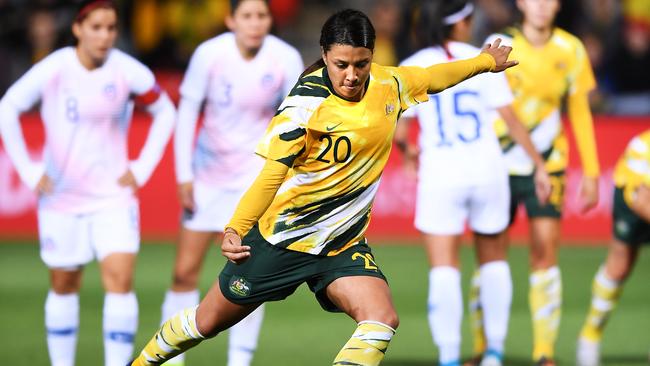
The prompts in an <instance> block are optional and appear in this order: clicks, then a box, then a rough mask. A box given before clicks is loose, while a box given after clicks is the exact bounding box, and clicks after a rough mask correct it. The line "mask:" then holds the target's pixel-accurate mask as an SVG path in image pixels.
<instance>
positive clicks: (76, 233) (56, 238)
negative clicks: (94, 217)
mask: <svg viewBox="0 0 650 366" xmlns="http://www.w3.org/2000/svg"><path fill="white" fill-rule="evenodd" d="M38 234H39V239H40V255H41V259H42V260H43V262H44V263H45V265H47V267H49V268H50V269H60V270H63V271H66V270H67V271H73V270H77V269H79V268H80V267H81V266H83V265H85V264H86V263H88V262H90V261H92V260H93V257H94V255H93V248H92V246H91V241H90V223H89V222H88V219H87V216H85V215H78V214H72V213H66V212H59V211H56V210H49V209H39V210H38Z"/></svg>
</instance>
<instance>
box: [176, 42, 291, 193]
mask: <svg viewBox="0 0 650 366" xmlns="http://www.w3.org/2000/svg"><path fill="white" fill-rule="evenodd" d="M302 71H303V63H302V59H301V57H300V54H299V53H298V51H297V50H296V49H295V48H293V47H292V46H290V45H289V44H287V43H285V42H284V41H282V40H280V39H279V38H277V37H275V36H272V35H268V36H266V38H265V39H264V43H263V45H262V47H261V48H260V50H259V51H258V53H257V55H256V56H255V57H254V58H253V59H251V60H246V59H244V58H243V57H242V55H241V53H240V52H239V50H238V48H237V45H236V43H235V35H234V34H233V33H225V34H222V35H219V36H217V37H215V38H212V39H210V40H208V41H206V42H204V43H202V44H201V45H200V46H199V47H198V48H197V49H196V51H195V52H194V54H193V55H192V59H191V60H190V65H189V67H188V70H187V72H186V73H185V77H184V79H183V83H182V85H181V88H180V93H181V96H182V98H183V100H189V101H192V102H194V104H195V105H197V106H198V105H200V104H201V103H202V102H203V101H205V114H204V120H203V125H202V128H201V129H200V131H199V135H198V139H197V142H196V146H195V148H194V152H193V156H191V157H190V156H189V154H190V151H191V143H192V138H193V137H194V134H193V133H180V134H179V133H178V132H179V130H181V129H187V128H188V126H195V123H196V122H195V121H187V120H180V119H179V122H178V126H177V136H176V145H175V154H176V174H177V180H178V182H179V183H180V182H187V181H192V180H198V181H201V182H202V183H205V184H209V185H210V186H212V187H219V188H224V189H245V188H247V187H248V186H249V185H250V184H251V183H252V180H253V179H254V177H256V176H257V174H258V173H259V171H260V169H261V167H262V165H263V159H261V158H260V157H258V156H255V153H254V151H255V147H256V145H257V143H258V142H259V140H260V139H261V138H262V136H263V135H264V132H265V131H266V127H267V125H268V124H269V121H270V120H271V118H273V116H274V115H275V112H276V109H277V107H278V106H279V105H280V103H281V102H282V100H283V99H284V97H285V96H286V95H288V94H289V92H290V91H291V88H292V87H293V85H294V84H295V83H296V81H297V80H298V77H299V76H300V74H301V73H302ZM182 115H183V114H182V113H181V114H179V118H181V116H182ZM192 131H194V128H193V127H192Z"/></svg>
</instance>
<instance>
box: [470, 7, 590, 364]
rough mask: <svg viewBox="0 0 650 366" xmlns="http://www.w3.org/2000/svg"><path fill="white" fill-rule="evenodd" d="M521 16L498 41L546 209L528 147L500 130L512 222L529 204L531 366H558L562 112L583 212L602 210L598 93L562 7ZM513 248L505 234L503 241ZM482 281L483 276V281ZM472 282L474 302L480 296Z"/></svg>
mask: <svg viewBox="0 0 650 366" xmlns="http://www.w3.org/2000/svg"><path fill="white" fill-rule="evenodd" d="M517 7H518V8H519V10H520V11H521V13H522V14H523V19H522V23H521V25H520V26H518V27H512V28H508V29H507V30H506V31H505V32H503V33H502V34H496V35H493V36H491V37H489V38H488V40H487V42H488V43H489V42H491V41H493V40H494V39H495V38H496V37H500V38H503V39H504V43H506V44H508V45H512V47H513V49H514V51H513V57H514V58H515V59H517V60H519V62H520V65H519V66H518V67H516V68H512V69H510V70H508V71H507V72H506V76H507V78H508V82H509V83H510V87H511V89H512V91H513V94H514V97H515V101H514V103H513V106H514V109H515V112H516V114H517V116H518V117H519V119H520V120H521V121H522V122H523V123H524V125H525V126H526V128H527V129H528V130H529V131H530V135H531V139H532V140H533V143H534V144H535V147H536V148H537V151H539V152H540V153H541V154H542V156H543V157H544V159H545V160H546V170H547V171H548V172H549V173H550V174H551V182H552V185H553V187H552V191H551V195H550V199H549V203H548V204H545V205H544V204H540V203H539V202H538V200H537V198H536V196H535V184H534V182H533V171H534V168H535V165H534V163H533V162H532V160H531V159H530V157H529V156H527V155H526V153H525V151H524V149H523V147H522V146H521V145H518V144H517V143H516V141H512V139H511V138H510V137H509V136H508V135H507V130H508V127H507V125H506V124H505V123H504V122H503V121H497V124H496V126H495V127H496V129H497V135H498V136H499V139H500V142H501V147H502V149H503V150H504V152H505V157H506V162H507V165H508V169H509V170H510V191H511V204H510V205H511V211H510V213H511V221H512V220H514V216H515V214H516V212H517V208H518V206H519V205H520V204H524V205H525V207H526V211H527V214H528V220H529V224H530V240H531V251H530V253H531V254H530V265H531V274H530V292H529V301H530V310H531V316H532V321H533V360H534V361H535V362H536V364H537V365H540V366H544V365H546V366H548V365H554V364H555V363H554V361H553V357H554V352H555V340H556V338H557V334H558V329H559V327H560V314H561V303H562V283H561V279H560V269H559V268H558V266H557V251H558V245H559V241H560V217H561V212H562V202H563V199H564V187H565V180H566V176H565V174H566V169H567V165H568V141H567V137H566V135H565V134H564V132H563V131H562V121H561V117H560V108H561V104H562V101H563V99H564V98H565V97H566V104H567V107H568V114H569V119H570V121H571V125H572V129H573V133H574V135H575V137H576V141H577V144H578V152H579V153H580V159H581V161H582V167H583V178H582V182H581V184H580V189H579V204H580V209H581V211H582V212H586V211H588V210H590V209H592V208H593V207H595V206H596V204H597V203H598V176H599V174H600V172H599V166H598V157H597V153H596V142H595V138H594V132H593V122H592V117H591V111H590V108H589V92H590V91H591V90H593V89H594V88H595V87H596V81H595V79H594V75H593V71H592V68H591V65H590V64H589V59H588V58H587V53H586V51H585V48H584V46H583V45H582V43H581V42H580V40H579V39H578V38H576V37H575V36H573V35H571V34H569V33H567V32H566V31H564V30H562V29H559V28H556V27H555V26H554V25H553V22H554V19H555V16H556V15H557V13H558V11H559V9H560V1H559V0H517ZM503 240H504V241H506V242H507V240H508V239H507V233H506V234H504V235H503ZM477 276H478V273H477ZM479 282H483V281H482V280H474V281H472V286H473V289H472V291H471V294H472V295H470V296H473V298H471V299H470V301H471V302H475V301H476V296H479V293H480V292H479V289H478V288H477V286H478V283H479ZM480 318H481V317H480V314H479V313H474V319H475V324H474V326H473V329H475V340H476V342H475V352H477V354H482V353H483V352H485V347H486V345H485V340H484V335H483V329H482V328H481V323H482V321H481V319H480Z"/></svg>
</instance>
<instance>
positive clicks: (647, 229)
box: [612, 187, 650, 246]
mask: <svg viewBox="0 0 650 366" xmlns="http://www.w3.org/2000/svg"><path fill="white" fill-rule="evenodd" d="M612 216H613V221H612V231H613V234H614V237H615V238H616V239H618V240H620V241H622V242H623V243H625V244H628V245H633V246H637V245H641V244H648V243H650V223H648V222H646V221H644V220H643V219H641V218H640V217H639V216H637V214H635V213H634V211H632V210H631V209H630V207H629V206H628V205H627V203H626V202H625V198H623V189H621V188H618V187H617V188H616V189H614V205H613V212H612Z"/></svg>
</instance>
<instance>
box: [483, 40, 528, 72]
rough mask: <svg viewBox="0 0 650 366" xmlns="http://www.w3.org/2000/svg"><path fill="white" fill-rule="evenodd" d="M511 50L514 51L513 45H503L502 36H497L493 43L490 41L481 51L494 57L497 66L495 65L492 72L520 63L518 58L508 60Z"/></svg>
mask: <svg viewBox="0 0 650 366" xmlns="http://www.w3.org/2000/svg"><path fill="white" fill-rule="evenodd" d="M511 51H512V47H510V46H501V38H497V39H495V40H494V42H493V43H491V44H490V43H488V44H486V45H485V46H483V49H482V50H481V53H487V54H489V55H490V56H492V57H494V61H495V62H496V66H495V67H494V70H492V72H501V71H503V70H505V69H507V68H510V67H513V66H515V65H517V64H519V61H516V60H510V61H508V56H509V55H510V52H511Z"/></svg>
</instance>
